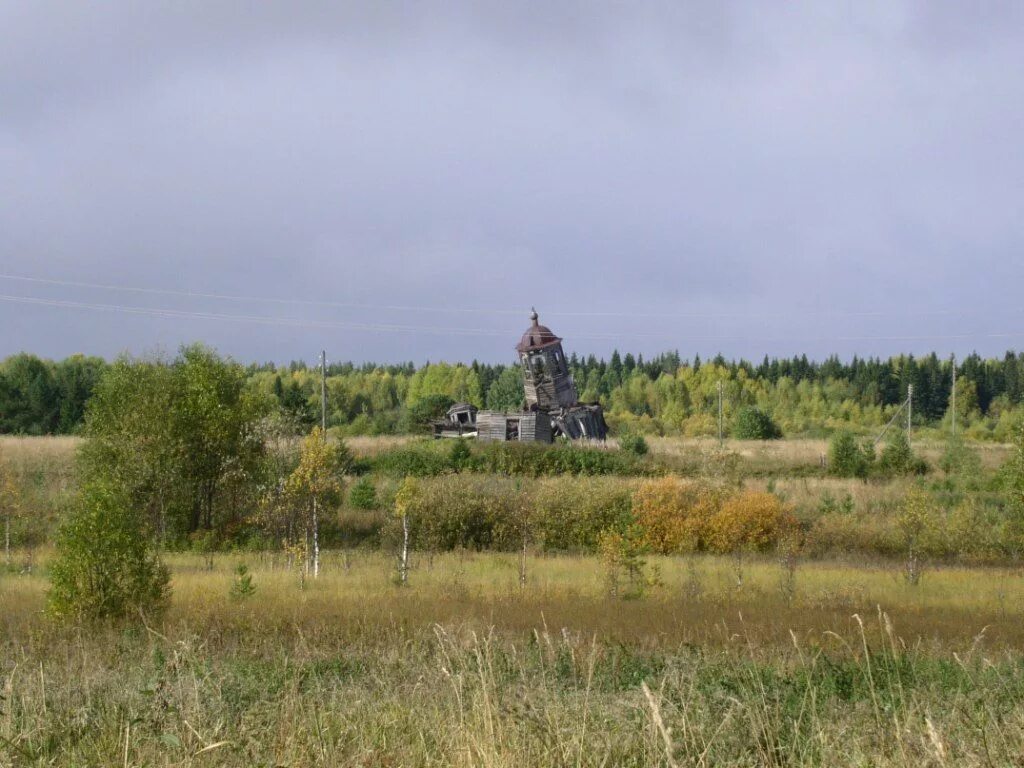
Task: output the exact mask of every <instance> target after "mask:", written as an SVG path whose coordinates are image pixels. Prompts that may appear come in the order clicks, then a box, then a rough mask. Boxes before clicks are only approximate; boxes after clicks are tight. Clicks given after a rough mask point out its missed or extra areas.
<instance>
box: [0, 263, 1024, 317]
mask: <svg viewBox="0 0 1024 768" xmlns="http://www.w3.org/2000/svg"><path fill="white" fill-rule="evenodd" d="M0 280H11V281H18V282H23V283H34V284H38V285H51V286H60V287H66V288H85V289H90V290H101V291H119V292H122V293H136V294H149V295H157V296H175V297H179V298H189V299H212V300H218V301H235V302H253V303H260V302H262V303H266V304H282V305H293V306H312V307H334V308H338V309H366V310H377V311H386V312H434V313H441V314H478V315H488V314H489V315H516V316H522V315H523V314H525V313H524V310H523V309H522V308H519V309H512V308H508V309H506V308H500V307H460V306H453V305H446V306H443V307H442V306H430V305H414V304H371V303H358V302H344V301H325V300H318V299H288V298H279V297H272V296H246V295H241V294H231V293H209V292H203V291H191V290H175V289H169V288H152V287H144V286H130V285H112V284H106V283H90V282H82V281H78V280H61V279H55V278H45V277H34V276H29V275H14V274H5V273H0ZM1004 311H1006V312H1012V313H1019V312H1022V311H1024V309H1021V308H1015V307H1011V308H1004ZM992 312H993V309H992V308H991V307H986V308H985V309H984V310H971V309H966V308H965V309H934V310H929V309H926V310H915V309H886V310H856V311H847V310H821V311H799V312H649V311H645V310H637V311H625V310H619V311H598V310H587V311H576V310H564V309H555V310H552V311H550V312H545V316H551V317H608V318H628V317H634V318H649V319H680V320H725V319H746V320H767V319H806V318H813V317H834V318H844V317H899V316H911V317H915V316H916V317H943V316H944V317H958V316H970V315H984V316H990V315H991V314H992Z"/></svg>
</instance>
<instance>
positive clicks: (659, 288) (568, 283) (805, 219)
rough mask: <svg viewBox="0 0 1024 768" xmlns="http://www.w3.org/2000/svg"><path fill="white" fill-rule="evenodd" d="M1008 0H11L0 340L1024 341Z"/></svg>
mask: <svg viewBox="0 0 1024 768" xmlns="http://www.w3.org/2000/svg"><path fill="white" fill-rule="evenodd" d="M1018 8H1019V6H1018V5H1017V4H1009V3H1008V4H1005V5H1000V4H987V5H986V6H985V7H984V9H979V8H972V9H967V8H965V7H964V6H963V5H962V4H959V3H952V2H950V3H935V2H920V3H910V2H906V3H901V2H884V3H859V4H855V5H851V6H845V7H841V6H840V5H839V4H802V5H796V4H781V3H780V4H771V3H728V2H725V3H723V2H707V3H688V4H678V3H652V4H615V5H612V4H594V3H581V2H580V3H554V4H552V3H544V4H542V3H535V4H527V3H517V4H468V3H467V4H452V3H437V4H415V6H414V7H413V6H412V4H409V5H408V6H406V5H399V4H394V5H390V4H379V3H377V4H344V3H343V4H337V3H303V4H294V3H259V4H241V3H220V4H214V3H198V2H195V3H181V2H177V3H156V2H153V3H145V4H142V3H128V2H109V3H103V4H85V3H75V4H66V3H48V2H10V3H5V4H3V5H2V6H0V180H2V184H0V273H3V274H4V275H8V276H29V277H37V278H48V279H53V280H61V281H65V282H67V283H78V284H77V285H53V284H47V283H29V282H24V281H17V280H11V279H10V278H9V277H0V295H2V296H4V297H7V298H6V299H4V300H0V329H2V333H0V354H9V353H12V352H16V351H18V350H22V349H24V350H29V351H33V352H37V353H39V354H44V355H49V356H62V355H65V354H68V353H71V352H77V351H82V352H87V353H97V354H104V355H112V354H115V353H117V352H118V351H121V350H125V349H128V350H132V351H134V352H143V351H146V350H149V349H153V348H154V347H157V346H162V347H172V348H173V347H174V346H176V345H177V344H179V343H182V342H187V341H192V340H203V341H206V342H208V343H210V344H213V345H215V346H217V347H218V348H220V349H222V350H223V351H225V352H228V353H231V354H233V355H234V356H236V357H238V358H239V359H244V360H264V359H276V360H288V359H292V358H306V359H309V358H312V357H313V356H314V355H315V353H316V352H317V351H318V350H319V349H320V348H321V347H326V348H327V349H328V350H329V351H330V354H331V356H332V358H334V359H355V360H366V359H373V360H405V359H412V360H417V361H421V360H424V359H432V360H436V359H450V360H458V359H464V360H468V359H471V358H473V357H477V358H481V359H487V360H497V361H500V360H505V359H507V358H508V357H509V355H510V353H511V344H513V343H514V341H515V339H516V338H517V337H518V335H519V333H520V332H521V331H522V327H521V326H524V324H525V323H526V316H527V313H528V312H529V308H530V306H532V305H536V306H537V307H538V309H539V310H540V311H541V312H542V315H543V317H544V319H545V321H549V322H550V324H551V325H552V326H553V327H554V328H555V330H556V331H558V332H559V333H561V334H562V335H564V336H565V337H566V338H567V344H568V346H569V347H570V348H572V349H576V350H577V351H581V352H595V353H598V354H605V355H607V354H608V353H609V352H610V351H611V349H612V348H613V347H618V348H620V349H624V350H625V349H628V350H632V351H639V352H643V353H645V354H650V353H654V352H658V351H661V350H664V349H672V348H678V349H679V350H680V351H681V352H682V353H683V354H684V355H691V354H693V353H695V352H699V353H700V354H702V355H707V354H713V353H715V352H718V351H721V352H723V353H724V354H726V355H727V356H747V357H755V358H759V357H760V356H762V355H764V354H766V353H767V354H772V355H775V354H780V355H789V354H794V353H795V354H800V353H804V352H806V353H807V354H808V355H810V356H812V357H821V356H823V355H826V354H829V353H832V352H836V353H839V354H841V355H844V356H848V355H851V354H853V353H859V354H889V353H892V352H898V351H914V352H920V351H929V350H932V349H935V350H937V351H940V352H948V351H958V352H962V351H967V350H970V349H979V350H980V351H983V352H986V353H992V354H995V353H1001V352H1002V351H1004V350H1005V349H1007V348H1009V347H1019V346H1020V345H1021V340H1022V338H1024V316H1022V315H1021V311H1020V302H1019V295H1020V285H1021V278H1022V273H1024V261H1022V259H1021V257H1020V256H1019V253H1020V250H1021V246H1022V245H1024V231H1022V225H1021V215H1020V206H1021V199H1022V189H1021V187H1022V185H1024V181H1022V180H1024V167H1022V166H1024V161H1022V159H1021V152H1020V151H1019V149H1018V144H1019V138H1018V137H1019V134H1020V126H1021V124H1022V117H1024V99H1022V95H1024V94H1022V90H1024V84H1022V81H1021V78H1019V77H1018V76H1017V73H1019V72H1020V71H1021V68H1022V65H1024V19H1022V17H1021V12H1020V11H1019V10H1018ZM85 283H90V284H102V285H120V286H131V287H146V288H156V289H161V290H167V291H182V292H186V291H198V292H204V293H215V294H230V295H235V296H247V297H269V298H277V299H296V300H304V301H321V302H333V304H332V305H330V306H327V305H311V304H294V305H288V304H282V303H277V302H265V301H235V300H227V299H223V298H221V299H214V298H197V297H192V298H188V297H184V296H180V295H173V294H152V293H140V292H127V291H114V290H106V289H100V288H96V287H88V286H86V285H84V284H85ZM19 297H31V298H33V299H43V300H44V301H47V302H51V303H49V304H25V303H21V302H16V301H13V300H12V299H14V298H19ZM59 302H74V303H76V306H68V305H67V304H66V303H65V304H58V305H54V303H59ZM81 305H90V307H91V308H87V307H84V306H81ZM98 305H105V306H107V307H108V308H107V309H99V308H98ZM338 305H358V306H338ZM111 306H116V307H128V306H130V307H142V308H146V309H153V308H159V309H172V310H175V311H177V312H179V313H183V314H177V315H175V316H172V317H157V316H152V315H149V314H137V315H133V314H126V313H124V312H123V311H116V310H113V309H110V308H109V307H111ZM413 306H415V307H420V308H421V309H419V310H412V309H408V307H413ZM403 308H404V309H403ZM475 309H485V310H493V309H498V310H502V311H501V312H492V311H482V312H471V311H464V310H475ZM516 311H520V312H521V313H520V314H519V315H517V314H515V312H516ZM189 313H193V314H194V313H215V314H218V315H245V316H250V317H251V316H258V317H263V318H271V319H272V318H277V317H280V318H289V319H291V320H293V321H294V322H288V323H286V322H281V323H278V324H268V323H256V322H248V321H239V320H227V319H224V318H219V319H218V318H210V317H206V318H200V317H197V316H190V314H189ZM586 313H593V314H589V315H588V314H586ZM346 326H362V327H360V328H353V327H346ZM367 326H369V327H367ZM382 326H401V328H400V329H387V328H384V327H382ZM417 328H418V329H420V330H418V331H417V330H415V329H417ZM431 328H439V329H453V331H459V333H454V332H453V333H447V332H444V331H431V330H429V329H431ZM410 329H413V330H410Z"/></svg>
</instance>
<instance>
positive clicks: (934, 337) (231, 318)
mask: <svg viewBox="0 0 1024 768" xmlns="http://www.w3.org/2000/svg"><path fill="white" fill-rule="evenodd" d="M0 301H2V302H8V303H16V304H28V305H35V306H45V307H56V308H64V309H78V310H90V311H99V312H114V313H124V314H132V315H143V316H150V317H163V318H174V319H189V320H213V321H224V322H242V323H256V324H262V325H271V326H279V327H293V328H295V327H300V328H322V329H340V330H360V331H367V332H379V333H388V332H399V333H432V334H441V335H450V336H501V337H508V333H507V332H505V331H502V330H494V329H485V328H461V327H437V326H422V325H398V324H384V323H350V322H339V321H325V320H304V319H301V318H293V317H271V316H265V315H233V314H225V313H221V312H196V311H188V310H180V309H167V308H156V307H133V306H126V305H121V304H95V303H89V302H81V301H70V300H65V299H45V298H39V297H35V296H10V295H3V294H0ZM1019 337H1024V331H1006V332H994V333H989V332H976V333H956V334H903V335H897V334H893V335H876V336H868V335H859V336H858V335H845V336H822V337H793V336H778V337H767V336H763V337H758V336H742V335H731V336H711V335H700V336H694V335H686V336H680V335H678V334H669V333H660V334H639V333H637V334H633V333H579V334H573V338H583V339H604V340H616V339H636V338H651V339H668V340H673V341H675V342H681V341H704V342H708V341H710V342H752V341H757V342H776V343H777V342H799V343H829V342H841V341H847V342H848V341H954V340H961V341H962V340H971V339H1008V338H1019Z"/></svg>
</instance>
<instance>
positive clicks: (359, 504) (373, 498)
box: [348, 477, 377, 509]
mask: <svg viewBox="0 0 1024 768" xmlns="http://www.w3.org/2000/svg"><path fill="white" fill-rule="evenodd" d="M348 503H349V504H351V505H352V506H353V507H354V508H356V509H377V489H376V487H374V485H373V481H371V480H370V478H368V477H362V478H360V479H359V480H357V481H356V482H355V484H354V485H353V486H352V490H351V491H349V494H348Z"/></svg>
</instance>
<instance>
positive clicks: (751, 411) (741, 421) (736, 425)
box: [732, 406, 782, 440]
mask: <svg viewBox="0 0 1024 768" xmlns="http://www.w3.org/2000/svg"><path fill="white" fill-rule="evenodd" d="M732 435H733V437H735V438H737V439H739V440H777V439H778V438H780V437H782V430H781V429H779V427H778V425H777V424H776V423H775V422H774V421H773V420H772V417H771V416H770V415H769V414H768V413H766V412H765V411H762V410H761V409H760V408H755V407H754V406H747V407H746V408H741V409H740V412H739V413H737V414H736V418H735V420H734V421H733V425H732Z"/></svg>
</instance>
